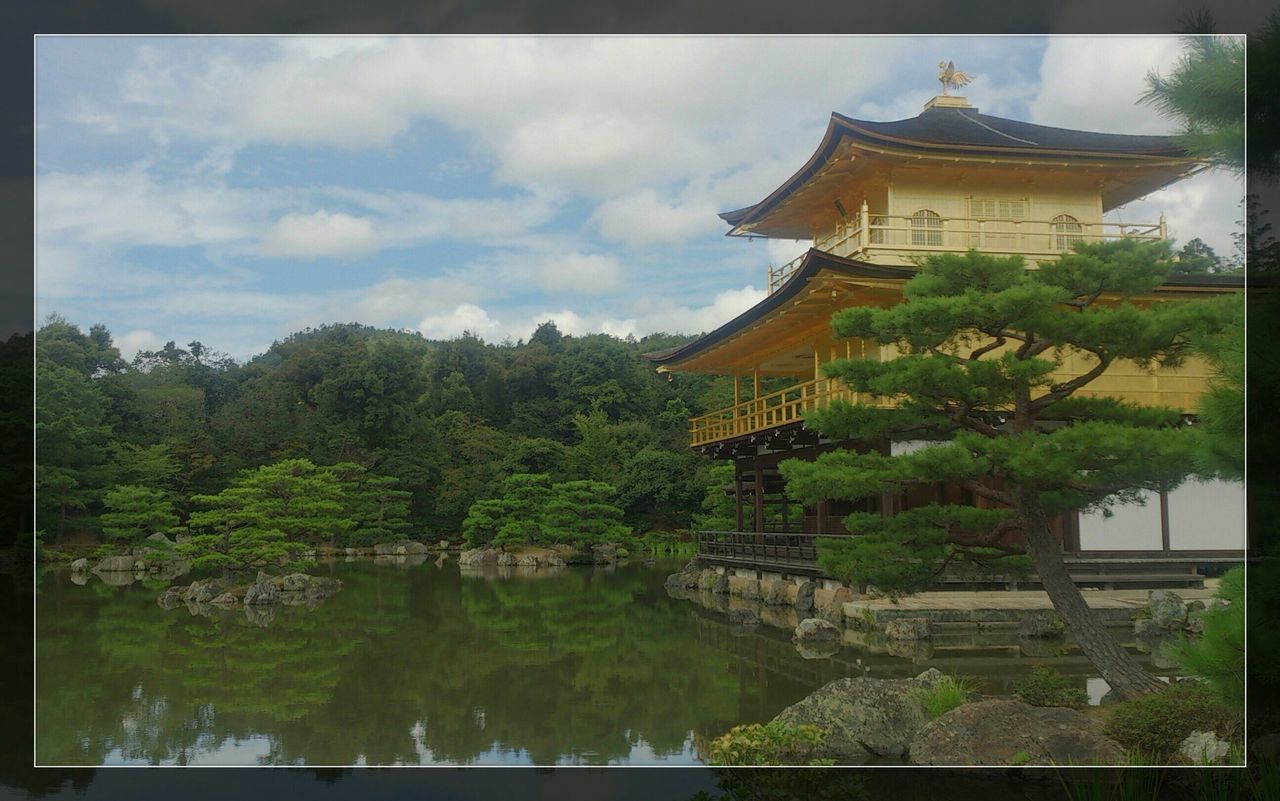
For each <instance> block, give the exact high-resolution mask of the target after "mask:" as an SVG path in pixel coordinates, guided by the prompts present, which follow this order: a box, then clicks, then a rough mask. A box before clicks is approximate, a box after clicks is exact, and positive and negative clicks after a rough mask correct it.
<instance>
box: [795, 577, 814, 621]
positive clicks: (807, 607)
mask: <svg viewBox="0 0 1280 801" xmlns="http://www.w3.org/2000/svg"><path fill="white" fill-rule="evenodd" d="M817 589H818V584H817V582H815V581H806V582H803V583H801V584H800V585H799V586H798V587H797V588H796V600H795V603H794V605H795V608H796V611H797V612H799V613H800V614H801V615H806V614H808V613H810V612H812V611H813V608H814V602H813V593H814V592H815V591H816V590H817Z"/></svg>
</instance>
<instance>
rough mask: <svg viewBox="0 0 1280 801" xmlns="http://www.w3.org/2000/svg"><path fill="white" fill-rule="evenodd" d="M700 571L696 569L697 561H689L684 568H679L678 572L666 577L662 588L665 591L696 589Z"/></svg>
mask: <svg viewBox="0 0 1280 801" xmlns="http://www.w3.org/2000/svg"><path fill="white" fill-rule="evenodd" d="M700 573H701V571H700V570H699V569H698V560H697V559H690V560H689V562H688V563H687V564H685V566H684V567H682V568H680V572H678V573H672V574H671V575H669V576H667V580H666V581H665V582H663V586H665V587H666V588H667V589H669V590H671V589H678V590H692V589H697V587H698V576H699V574H700Z"/></svg>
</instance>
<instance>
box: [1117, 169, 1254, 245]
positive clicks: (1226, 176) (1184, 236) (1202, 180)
mask: <svg viewBox="0 0 1280 801" xmlns="http://www.w3.org/2000/svg"><path fill="white" fill-rule="evenodd" d="M1243 200H1244V179H1243V178H1241V177H1240V176H1236V175H1232V174H1231V173H1229V172H1224V171H1222V170H1209V171H1206V172H1202V173H1199V174H1197V175H1194V176H1192V177H1191V178H1186V179H1183V180H1181V181H1178V182H1177V183H1175V184H1172V185H1171V186H1168V187H1166V188H1164V189H1161V190H1160V191H1158V192H1152V193H1151V194H1150V195H1147V196H1146V197H1144V198H1141V199H1139V200H1135V201H1133V202H1131V203H1127V204H1125V206H1124V207H1123V208H1120V209H1116V210H1113V211H1111V212H1109V213H1108V214H1107V215H1106V219H1107V220H1109V221H1113V222H1127V223H1156V222H1158V221H1159V219H1160V215H1161V214H1164V215H1165V218H1166V222H1167V224H1168V228H1169V237H1170V238H1171V239H1174V240H1176V242H1175V243H1174V246H1175V248H1179V247H1181V246H1182V245H1185V244H1186V243H1187V242H1189V241H1191V240H1192V239H1196V238H1199V239H1201V240H1203V241H1204V242H1205V243H1206V244H1208V245H1209V246H1210V247H1212V248H1213V249H1214V251H1215V252H1217V254H1218V255H1219V256H1223V257H1230V256H1233V255H1235V242H1234V240H1233V239H1232V238H1231V235H1232V233H1233V232H1234V231H1238V230H1243V226H1242V225H1240V224H1239V223H1240V222H1241V221H1242V220H1243V219H1244V208H1243V207H1242V206H1241V205H1240V204H1241V202H1242V201H1243Z"/></svg>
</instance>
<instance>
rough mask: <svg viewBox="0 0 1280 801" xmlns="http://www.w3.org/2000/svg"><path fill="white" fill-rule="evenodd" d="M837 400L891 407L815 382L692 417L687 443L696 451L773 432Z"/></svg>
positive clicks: (836, 383)
mask: <svg viewBox="0 0 1280 801" xmlns="http://www.w3.org/2000/svg"><path fill="white" fill-rule="evenodd" d="M837 398H838V399H840V400H845V401H848V402H849V403H857V404H862V405H877V406H888V405H891V404H890V402H889V401H888V400H886V399H873V398H872V397H871V396H870V395H867V394H865V393H858V392H854V391H852V390H850V389H849V388H848V387H847V386H845V384H844V382H843V381H841V380H839V379H837V378H819V379H817V380H814V381H806V382H804V383H803V384H796V385H794V386H790V387H787V388H786V389H783V390H779V391H778V392H773V393H770V394H768V395H762V396H760V397H759V398H757V399H753V400H749V401H743V402H742V403H739V404H737V405H736V406H730V407H728V408H727V409H720V410H719V411H715V412H712V413H710V414H705V415H703V416H701V417H695V418H693V419H692V420H690V421H689V426H690V428H689V442H690V444H691V445H693V446H694V447H697V446H698V445H704V444H706V443H709V442H717V441H719V440H723V439H730V438H732V437H737V436H742V435H743V434H752V433H755V432H756V431H764V430H766V429H770V428H776V427H778V426H781V425H785V424H787V423H791V422H795V421H798V420H802V419H803V418H804V415H805V413H806V412H811V411H813V410H814V409H820V408H822V407H824V406H826V405H827V404H829V403H831V401H833V400H835V399H837Z"/></svg>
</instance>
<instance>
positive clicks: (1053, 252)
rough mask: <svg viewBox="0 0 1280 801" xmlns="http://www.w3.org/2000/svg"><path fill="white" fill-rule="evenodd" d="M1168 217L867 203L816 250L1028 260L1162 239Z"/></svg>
mask: <svg viewBox="0 0 1280 801" xmlns="http://www.w3.org/2000/svg"><path fill="white" fill-rule="evenodd" d="M1167 233H1168V232H1167V229H1166V226H1165V221H1164V217H1163V216H1161V218H1160V221H1159V222H1157V223H1110V222H1103V223H1082V222H1079V221H1077V220H1075V219H1073V218H1070V217H1065V216H1064V217H1059V218H1057V219H1053V220H1027V219H1022V220H1005V219H983V218H977V217H942V216H939V215H936V214H933V213H932V212H930V213H927V214H922V213H917V214H914V215H910V216H900V215H889V214H874V213H871V212H869V211H868V210H867V208H866V207H865V206H864V207H863V208H862V209H860V210H859V211H858V212H857V213H856V214H854V215H853V216H852V217H851V218H850V219H849V220H848V221H847V222H845V223H843V224H841V225H839V226H837V228H836V230H835V231H834V232H833V233H832V234H830V235H829V236H827V237H825V238H823V239H820V240H818V241H816V242H814V245H813V246H814V247H815V248H817V249H818V250H822V251H825V252H827V253H831V254H832V255H835V256H843V257H846V258H851V259H858V260H860V261H866V262H870V263H872V264H909V263H910V258H911V257H912V256H916V255H928V254H930V253H946V252H954V253H963V252H965V251H968V250H970V249H972V250H978V251H981V252H983V253H991V254H995V255H1002V256H1007V255H1013V254H1018V255H1022V256H1026V257H1027V258H1028V260H1030V261H1038V260H1045V259H1055V258H1058V257H1059V256H1061V255H1062V254H1063V253H1065V252H1067V251H1070V250H1071V249H1072V248H1073V247H1075V246H1076V245H1077V244H1080V243H1086V242H1105V241H1111V240H1116V239H1126V238H1129V239H1142V240H1148V241H1161V240H1164V239H1166V238H1167ZM802 258H803V256H801V257H797V258H796V259H794V260H792V261H791V262H788V263H787V264H784V265H782V266H781V267H773V266H770V267H769V292H771V293H772V292H776V291H777V290H778V288H779V287H781V286H782V285H783V284H784V283H786V281H787V279H788V278H790V277H791V275H792V273H793V272H794V271H795V269H796V268H797V267H798V266H799V264H800V261H801V259H802Z"/></svg>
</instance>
